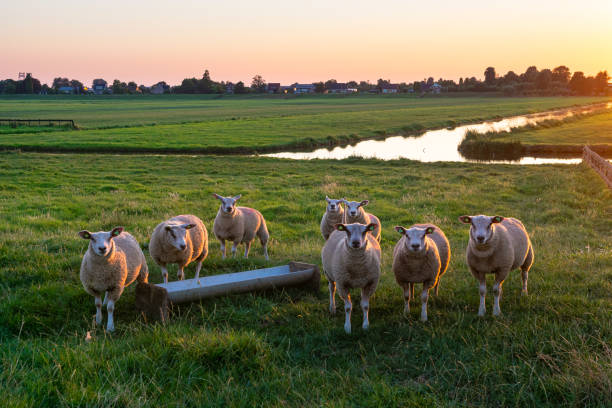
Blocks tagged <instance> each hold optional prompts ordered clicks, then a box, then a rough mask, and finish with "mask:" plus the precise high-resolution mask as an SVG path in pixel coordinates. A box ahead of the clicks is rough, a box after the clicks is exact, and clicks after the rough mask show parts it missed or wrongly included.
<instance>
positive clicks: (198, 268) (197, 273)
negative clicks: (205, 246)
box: [195, 261, 203, 285]
mask: <svg viewBox="0 0 612 408" xmlns="http://www.w3.org/2000/svg"><path fill="white" fill-rule="evenodd" d="M202 262H203V261H200V262H198V264H197V265H196V273H195V280H197V281H198V285H199V284H200V269H202Z"/></svg>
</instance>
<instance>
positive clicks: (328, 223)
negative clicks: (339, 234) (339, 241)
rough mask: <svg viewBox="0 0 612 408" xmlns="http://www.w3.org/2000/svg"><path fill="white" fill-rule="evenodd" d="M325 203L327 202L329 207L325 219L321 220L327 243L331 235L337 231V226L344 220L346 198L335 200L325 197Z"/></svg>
mask: <svg viewBox="0 0 612 408" xmlns="http://www.w3.org/2000/svg"><path fill="white" fill-rule="evenodd" d="M325 201H327V207H326V209H325V214H323V218H321V235H323V239H325V240H326V241H327V239H328V238H329V235H330V234H331V233H332V232H333V231H334V230H335V226H336V224H339V223H341V222H343V220H344V208H343V207H342V202H343V201H344V198H341V199H339V200H334V199H332V198H329V197H328V196H325Z"/></svg>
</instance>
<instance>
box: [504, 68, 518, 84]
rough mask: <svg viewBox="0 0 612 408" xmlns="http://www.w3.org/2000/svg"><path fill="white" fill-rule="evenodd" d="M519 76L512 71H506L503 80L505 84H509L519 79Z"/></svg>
mask: <svg viewBox="0 0 612 408" xmlns="http://www.w3.org/2000/svg"><path fill="white" fill-rule="evenodd" d="M519 79H520V78H519V76H518V75H516V74H515V73H514V71H508V72H507V73H506V75H504V78H503V81H504V83H506V84H511V83H513V82H518V81H519Z"/></svg>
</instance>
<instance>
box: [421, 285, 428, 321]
mask: <svg viewBox="0 0 612 408" xmlns="http://www.w3.org/2000/svg"><path fill="white" fill-rule="evenodd" d="M427 299H429V287H428V286H427V285H425V284H423V291H422V292H421V321H422V322H426V321H427Z"/></svg>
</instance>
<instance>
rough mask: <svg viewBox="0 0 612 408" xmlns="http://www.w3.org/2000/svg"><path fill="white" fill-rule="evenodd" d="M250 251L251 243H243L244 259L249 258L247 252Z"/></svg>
mask: <svg viewBox="0 0 612 408" xmlns="http://www.w3.org/2000/svg"><path fill="white" fill-rule="evenodd" d="M250 249H251V243H250V242H245V243H244V257H245V258H248V257H249V250H250Z"/></svg>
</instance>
